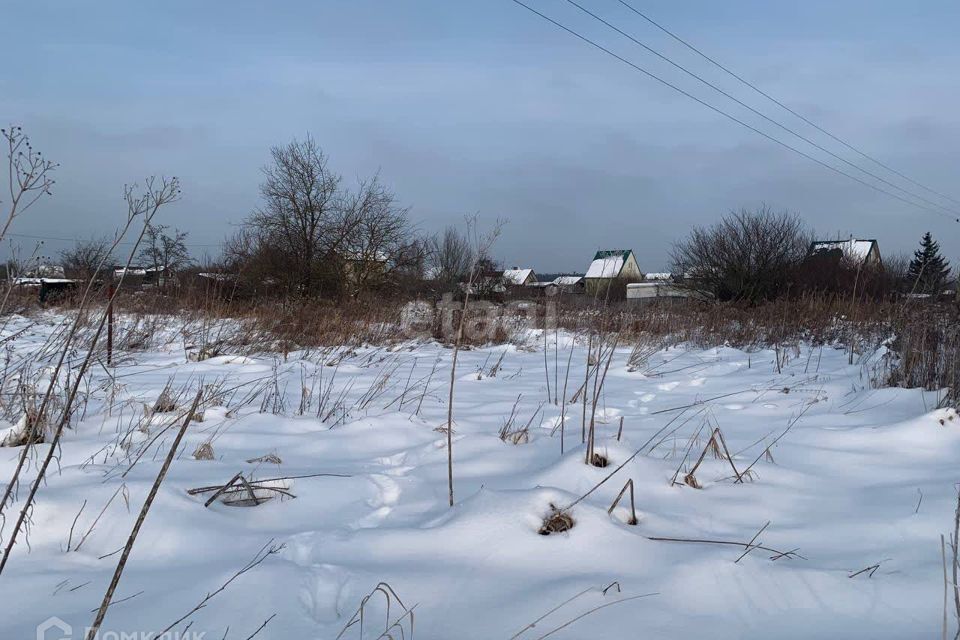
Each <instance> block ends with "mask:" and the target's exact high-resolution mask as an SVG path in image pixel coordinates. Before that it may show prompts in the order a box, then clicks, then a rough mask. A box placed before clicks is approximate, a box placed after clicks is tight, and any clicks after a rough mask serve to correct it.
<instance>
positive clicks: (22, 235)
mask: <svg viewBox="0 0 960 640" xmlns="http://www.w3.org/2000/svg"><path fill="white" fill-rule="evenodd" d="M7 236H8V237H13V238H24V239H26V240H53V241H56V242H76V241H77V238H58V237H56V236H37V235H31V234H27V233H8V234H7ZM117 244H119V245H124V246H133V245H135V244H137V243H135V242H118V243H117ZM140 244H141V245H143V243H142V242H141V243H140ZM184 246H187V247H218V248H219V247H222V246H223V243H216V244H212V243H211V244H203V243H197V242H185V243H184Z"/></svg>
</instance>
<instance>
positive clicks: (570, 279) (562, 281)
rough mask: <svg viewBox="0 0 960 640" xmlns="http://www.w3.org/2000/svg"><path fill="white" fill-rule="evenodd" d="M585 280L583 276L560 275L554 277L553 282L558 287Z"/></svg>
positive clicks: (572, 284) (569, 285)
mask: <svg viewBox="0 0 960 640" xmlns="http://www.w3.org/2000/svg"><path fill="white" fill-rule="evenodd" d="M581 280H583V276H558V277H556V278H554V280H553V284H555V285H557V286H558V287H572V286H574V285H575V284H578V283H579V282H580V281H581Z"/></svg>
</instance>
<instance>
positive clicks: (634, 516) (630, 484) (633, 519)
mask: <svg viewBox="0 0 960 640" xmlns="http://www.w3.org/2000/svg"><path fill="white" fill-rule="evenodd" d="M627 489H629V490H630V519H629V520H627V524H630V525H635V524H637V522H638V520H637V506H636V504H635V503H634V500H633V478H630V479H629V480H627V482H626V484H624V485H623V489H620V493H618V494H617V497H616V498H614V500H613V502H612V503H611V504H610V508H609V509H607V513H608V514H610V513H613V510H614V509H616V508H617V505H618V504H620V500H622V499H623V494H624V493H626V492H627Z"/></svg>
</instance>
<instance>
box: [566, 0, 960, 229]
mask: <svg viewBox="0 0 960 640" xmlns="http://www.w3.org/2000/svg"><path fill="white" fill-rule="evenodd" d="M567 2H568V3H569V4H572V5H573V6H575V7H576V8H577V9H580V11H582V12H584V13H586V14H587V15H588V16H590V17H591V18H593V19H594V20H597V21H599V22H601V23H603V24H604V25H606V26H607V27H609V28H610V29H612V30H614V31H616V32H617V33H619V34H620V35H622V36H623V37H625V38H627V39H629V40H630V41H631V42H633V43H634V44H637V45H639V46H641V47H643V48H644V49H645V50H646V51H648V52H650V53H652V54H653V55H655V56H657V57H658V58H660V59H661V60H663V61H664V62H666V63H668V64H670V65H672V66H673V67H675V68H677V69H679V70H680V71H682V72H683V73H685V74H687V75H688V76H690V77H691V78H694V79H696V80H697V81H699V82H701V83H703V84H705V85H707V86H708V87H710V88H711V89H713V90H714V91H716V92H717V93H719V94H721V95H723V96H725V97H727V98H729V99H730V100H733V101H734V102H736V103H737V104H738V105H740V106H741V107H743V108H745V109H747V110H749V111H750V112H751V113H754V114H756V115H758V116H760V117H761V118H763V119H764V120H766V121H767V122H769V123H771V124H773V125H775V126H777V127H779V128H780V129H783V130H784V131H786V132H787V133H789V134H791V135H793V136H796V137H797V138H799V139H800V140H803V141H804V142H806V143H807V144H809V145H811V146H813V147H816V148H817V149H819V150H820V151H822V152H824V153H826V154H828V155H829V156H831V157H832V158H834V159H836V160H839V161H840V162H843V163H844V164H846V165H848V166H850V167H852V168H854V169H856V170H857V171H860V172H862V173H864V174H866V175H868V176H870V177H871V178H873V179H874V180H878V181H879V182H882V183H883V184H885V185H887V186H888V187H892V188H894V189H896V190H898V191H900V192H901V193H905V194H907V195H908V196H910V197H913V198H916V199H917V200H920V201H921V202H925V203H926V204H929V205H931V206H933V207H937V208H939V209H942V210H943V211H945V212H947V213H949V214H951V215H960V211H956V210H954V209H951V208H949V207H946V206H944V205H942V204H940V203H938V202H934V201H933V200H929V199H927V198H925V197H924V196H922V195H918V194H916V193H914V192H913V191H910V190H909V189H904V188H903V187H901V186H900V185H898V184H896V183H894V182H891V181H889V180H887V179H885V178H883V177H882V176H878V175H877V174H875V173H872V172H870V171H867V170H866V169H864V168H863V167H861V166H859V165H857V164H855V163H853V162H850V161H849V160H847V159H846V158H844V157H843V156H839V155H837V154H836V153H834V152H833V151H831V150H830V149H827V148H826V147H823V146H822V145H820V144H818V143H816V142H815V141H813V140H811V139H810V138H807V137H806V136H804V135H802V134H800V133H798V132H796V131H794V130H793V129H791V128H790V127H788V126H786V125H784V124H782V123H781V122H779V121H777V120H774V119H773V118H771V117H769V116H767V115H766V114H764V113H762V112H760V111H758V110H757V109H754V108H753V107H751V106H750V105H748V104H746V103H745V102H743V101H742V100H740V99H739V98H737V97H736V96H734V95H732V94H730V93H728V92H727V91H724V90H723V89H722V88H720V87H718V86H717V85H715V84H713V83H712V82H710V81H709V80H706V79H705V78H703V77H701V76H699V75H697V74H696V73H694V72H693V71H690V70H689V69H687V68H686V67H684V66H683V65H681V64H679V63H677V62H675V61H673V60H671V59H670V58H669V57H667V56H665V55H663V54H662V53H660V52H659V51H657V50H656V49H653V48H651V47H649V46H647V45H646V44H644V43H643V42H641V41H640V40H637V39H636V38H635V37H633V36H632V35H630V34H629V33H627V32H625V31H623V30H622V29H620V28H619V27H617V26H616V25H614V24H611V23H610V22H608V21H607V20H605V19H604V18H602V17H601V16H599V15H597V14H595V13H593V12H592V11H590V10H589V9H587V8H586V7H584V6H583V5H581V4H579V3H578V2H576V0H567Z"/></svg>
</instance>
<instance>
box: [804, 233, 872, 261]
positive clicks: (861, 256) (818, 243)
mask: <svg viewBox="0 0 960 640" xmlns="http://www.w3.org/2000/svg"><path fill="white" fill-rule="evenodd" d="M876 245H877V241H876V240H873V239H871V240H858V239H856V238H850V239H849V240H815V241H814V242H812V243H810V250H809V251H808V254H809V255H814V254H818V253H826V252H832V251H840V252H841V254H842V255H843V257H844V258H846V259H848V260H853V261H855V262H863V261H864V260H866V259H867V256H869V255H870V251H871V250H872V249H873V248H874V247H875V246H876Z"/></svg>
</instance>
